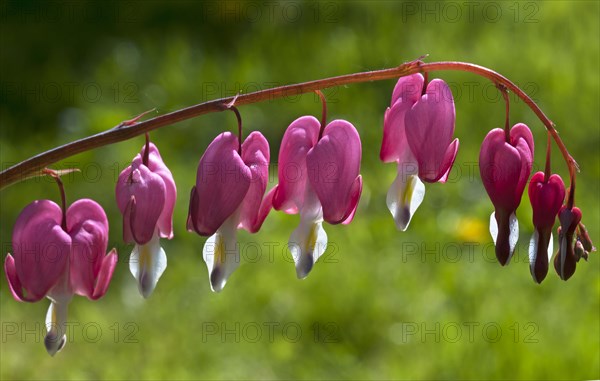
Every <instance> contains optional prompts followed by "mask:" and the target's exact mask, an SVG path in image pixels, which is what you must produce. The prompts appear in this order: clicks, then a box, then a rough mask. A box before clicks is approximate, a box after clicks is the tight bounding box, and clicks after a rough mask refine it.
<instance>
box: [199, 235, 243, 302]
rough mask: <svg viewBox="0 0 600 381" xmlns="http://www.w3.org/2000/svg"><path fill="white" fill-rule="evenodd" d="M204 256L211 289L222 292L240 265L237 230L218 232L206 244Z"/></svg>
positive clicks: (203, 251)
mask: <svg viewBox="0 0 600 381" xmlns="http://www.w3.org/2000/svg"><path fill="white" fill-rule="evenodd" d="M202 256H203V258H204V262H206V267H207V269H208V277H209V282H210V289H211V290H212V291H213V292H220V291H221V290H223V288H224V287H225V284H227V280H228V279H229V276H230V275H231V274H232V273H233V272H234V271H235V270H236V269H237V268H238V266H239V264H240V253H239V251H238V248H237V239H236V230H235V229H234V230H224V231H217V232H216V233H215V234H213V235H212V236H210V237H209V238H208V239H207V240H206V243H205V244H204V249H203V250H202Z"/></svg>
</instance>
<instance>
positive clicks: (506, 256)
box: [479, 123, 533, 266]
mask: <svg viewBox="0 0 600 381" xmlns="http://www.w3.org/2000/svg"><path fill="white" fill-rule="evenodd" d="M532 165H533V136H532V135H531V131H530V130H529V127H527V126H526V125H525V124H523V123H518V124H515V125H514V126H513V127H512V128H511V129H510V136H509V137H508V138H507V136H506V134H505V131H504V130H502V129H500V128H495V129H493V130H491V131H490V132H489V133H488V134H487V136H486V137H485V139H484V140H483V143H482V145H481V152H480V153H479V171H480V174H481V180H482V181H483V185H484V186H485V190H486V191H487V193H488V195H489V197H490V199H491V200H492V203H493V204H494V208H495V211H494V212H493V213H492V215H491V217H490V233H491V235H492V238H493V239H494V243H495V244H496V258H498V261H499V262H500V264H501V265H503V266H504V265H506V264H508V262H509V261H510V259H511V257H512V255H513V253H514V249H515V246H516V245H517V240H518V238H519V223H518V221H517V217H516V216H515V211H516V210H517V207H518V206H519V204H520V203H521V196H522V195H523V190H524V189H525V185H526V184H527V179H528V178H529V174H530V173H531V167H532Z"/></svg>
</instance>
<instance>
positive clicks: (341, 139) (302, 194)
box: [270, 116, 362, 279]
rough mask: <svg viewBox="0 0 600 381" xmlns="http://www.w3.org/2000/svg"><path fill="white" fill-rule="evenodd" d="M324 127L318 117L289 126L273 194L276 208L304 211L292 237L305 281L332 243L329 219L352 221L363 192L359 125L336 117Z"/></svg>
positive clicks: (290, 244)
mask: <svg viewBox="0 0 600 381" xmlns="http://www.w3.org/2000/svg"><path fill="white" fill-rule="evenodd" d="M321 127H322V125H321V123H320V122H319V121H318V120H317V119H316V118H314V117H312V116H303V117H300V118H298V119H296V120H295V121H293V122H292V123H291V124H290V125H289V127H288V128H287V129H286V131H285V134H284V135H283V141H282V143H281V148H280V150H279V168H278V176H279V183H278V185H276V186H275V187H274V188H273V189H272V190H271V192H270V193H271V194H273V208H274V209H276V210H282V211H284V212H285V213H288V214H296V213H300V225H299V226H298V228H296V229H295V230H294V231H293V232H292V234H291V236H290V240H289V248H290V251H291V253H292V257H293V258H294V262H295V264H296V274H297V276H298V278H300V279H302V278H305V277H306V276H307V275H308V273H309V272H310V270H311V269H312V267H313V265H314V264H315V263H316V261H317V260H318V259H319V257H320V256H321V255H322V254H323V253H324V252H325V249H326V247H327V234H326V233H325V230H324V229H323V226H322V223H323V220H325V221H327V222H329V223H330V224H339V223H342V224H348V223H350V222H351V221H352V219H353V218H354V213H355V212H356V207H357V205H358V200H359V198H360V194H361V192H362V177H361V176H360V174H359V173H360V160H361V155H362V149H361V143H360V137H359V135H358V132H357V131H356V128H354V126H353V125H352V124H350V123H349V122H347V121H345V120H334V121H332V122H330V123H329V124H328V125H327V126H326V127H325V128H324V129H323V130H322V131H321ZM320 135H321V136H320Z"/></svg>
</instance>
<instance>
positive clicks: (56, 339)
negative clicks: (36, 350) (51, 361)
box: [44, 298, 70, 356]
mask: <svg viewBox="0 0 600 381" xmlns="http://www.w3.org/2000/svg"><path fill="white" fill-rule="evenodd" d="M69 300H70V298H69ZM68 305H69V301H68V300H66V301H64V302H63V303H59V304H56V303H55V302H51V303H50V307H48V312H47V313H46V330H47V333H46V337H44V346H45V347H46V351H47V352H48V354H49V355H50V356H54V355H55V354H57V353H58V352H60V351H61V350H62V349H63V348H64V346H65V344H66V343H67V335H66V334H65V331H66V321H67V309H68Z"/></svg>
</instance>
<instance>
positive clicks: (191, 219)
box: [186, 185, 199, 232]
mask: <svg viewBox="0 0 600 381" xmlns="http://www.w3.org/2000/svg"><path fill="white" fill-rule="evenodd" d="M198 203H199V200H198V193H196V186H195V185H194V186H193V187H192V191H191V192H190V206H189V208H188V217H187V222H186V228H187V230H188V231H189V232H197V231H198V228H197V227H196V221H197V220H198V218H197V216H196V212H197V211H198Z"/></svg>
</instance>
